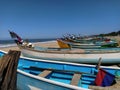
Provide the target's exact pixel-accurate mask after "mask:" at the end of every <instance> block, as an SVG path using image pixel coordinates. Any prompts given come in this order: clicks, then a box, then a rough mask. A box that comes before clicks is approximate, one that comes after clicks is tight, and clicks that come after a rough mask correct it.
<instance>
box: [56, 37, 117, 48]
mask: <svg viewBox="0 0 120 90" xmlns="http://www.w3.org/2000/svg"><path fill="white" fill-rule="evenodd" d="M57 42H58V43H59V42H61V43H64V44H66V45H68V46H69V47H70V48H81V49H101V48H113V47H118V43H117V42H116V41H112V40H111V41H109V42H105V41H96V42H95V43H93V42H91V43H90V42H89V43H75V42H70V41H65V40H62V39H57ZM59 46H60V45H59Z"/></svg>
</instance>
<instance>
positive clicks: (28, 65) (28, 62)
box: [0, 52, 120, 90]
mask: <svg viewBox="0 0 120 90" xmlns="http://www.w3.org/2000/svg"><path fill="white" fill-rule="evenodd" d="M3 55H4V53H2V52H0V56H3ZM48 68H50V69H56V70H55V71H53V72H52V73H51V74H49V75H48V76H47V77H45V78H46V79H49V80H52V81H56V82H61V83H65V84H70V82H71V79H72V77H73V74H74V72H75V71H76V72H81V73H82V74H81V79H80V80H79V83H78V87H83V88H88V86H89V85H93V84H94V80H95V77H96V74H97V72H98V71H97V69H96V66H93V65H83V64H73V63H63V62H62V63H61V62H50V61H42V60H41V61H38V60H36V59H30V58H22V57H21V58H20V59H19V63H18V70H22V71H24V72H26V73H28V74H32V75H34V76H37V75H38V74H40V73H41V72H42V71H43V69H48ZM102 68H103V69H104V70H106V71H108V72H109V73H111V74H113V75H116V76H120V69H118V68H105V67H102ZM59 70H61V71H64V70H67V71H71V72H60V71H59ZM85 73H86V74H85ZM17 77H18V78H17V81H18V82H17V86H18V88H21V87H20V86H23V85H24V86H25V85H26V87H24V90H29V89H30V87H29V86H28V85H31V86H32V84H33V81H34V87H37V88H41V89H43V90H48V88H49V90H55V89H57V90H69V89H70V88H67V87H64V86H59V85H57V84H56V85H54V84H52V83H49V82H44V81H41V80H38V79H36V78H33V77H30V76H26V75H23V74H21V73H19V72H18V75H17ZM23 80H24V81H25V82H26V83H24V82H23ZM21 82H23V83H21ZM46 86H47V87H46Z"/></svg>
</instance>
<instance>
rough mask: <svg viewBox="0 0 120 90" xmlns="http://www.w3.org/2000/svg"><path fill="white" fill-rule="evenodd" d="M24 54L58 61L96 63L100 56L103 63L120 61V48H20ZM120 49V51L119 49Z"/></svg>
mask: <svg viewBox="0 0 120 90" xmlns="http://www.w3.org/2000/svg"><path fill="white" fill-rule="evenodd" d="M20 50H21V52H22V55H23V56H26V57H31V58H41V59H48V60H56V61H65V62H76V63H89V64H96V63H97V60H98V58H100V57H101V58H102V64H118V63H120V50H118V49H116V50H109V49H108V50H96V51H94V50H88V51H83V50H78V49H77V50H76V49H73V50H56V51H55V50H38V49H37V50H35V49H32V48H24V47H21V48H20ZM117 50H118V51H117Z"/></svg>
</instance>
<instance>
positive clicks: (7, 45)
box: [0, 44, 17, 48]
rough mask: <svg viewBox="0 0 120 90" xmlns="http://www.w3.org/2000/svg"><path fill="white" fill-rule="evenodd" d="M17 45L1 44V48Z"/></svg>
mask: <svg viewBox="0 0 120 90" xmlns="http://www.w3.org/2000/svg"><path fill="white" fill-rule="evenodd" d="M13 46H17V45H16V44H0V48H5V47H13Z"/></svg>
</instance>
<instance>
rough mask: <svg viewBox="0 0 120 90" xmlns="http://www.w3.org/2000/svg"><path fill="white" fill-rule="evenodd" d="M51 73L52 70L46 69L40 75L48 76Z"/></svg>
mask: <svg viewBox="0 0 120 90" xmlns="http://www.w3.org/2000/svg"><path fill="white" fill-rule="evenodd" d="M50 73H52V70H44V71H43V72H42V73H40V74H39V75H38V76H40V77H46V76H48V75H49V74H50Z"/></svg>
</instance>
